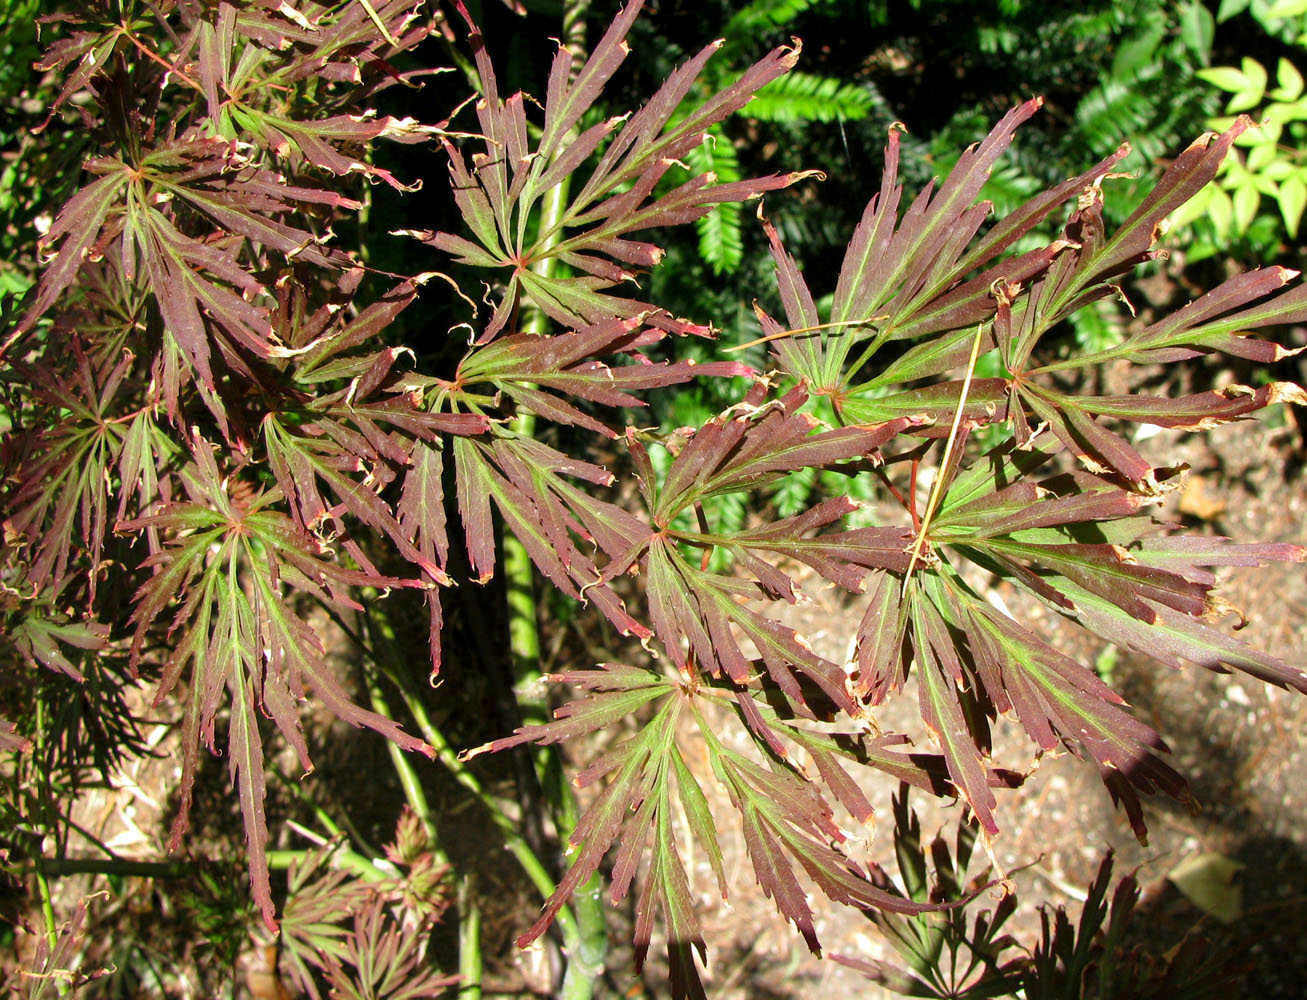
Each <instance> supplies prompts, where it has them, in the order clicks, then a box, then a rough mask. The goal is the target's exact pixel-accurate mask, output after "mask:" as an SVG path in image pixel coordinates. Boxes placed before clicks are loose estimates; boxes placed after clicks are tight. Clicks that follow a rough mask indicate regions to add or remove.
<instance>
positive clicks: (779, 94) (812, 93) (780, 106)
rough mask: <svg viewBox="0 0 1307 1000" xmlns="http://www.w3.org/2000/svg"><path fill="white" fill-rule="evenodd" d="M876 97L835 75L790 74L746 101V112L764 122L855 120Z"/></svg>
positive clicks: (870, 106)
mask: <svg viewBox="0 0 1307 1000" xmlns="http://www.w3.org/2000/svg"><path fill="white" fill-rule="evenodd" d="M874 104H875V99H874V98H873V97H872V96H871V94H869V93H867V91H866V90H864V89H863V88H862V87H859V86H856V85H854V84H850V83H841V82H840V81H839V80H837V79H835V78H834V77H829V76H817V75H815V74H812V73H790V74H789V75H788V76H783V77H781V78H780V79H777V80H773V81H772V82H771V83H769V84H767V86H765V87H763V88H762V89H761V90H759V91H758V93H757V95H756V96H755V97H754V99H753V100H752V101H750V102H749V107H748V114H749V115H750V117H752V118H757V119H759V120H761V121H765V122H787V123H795V122H833V121H857V120H858V119H860V118H866V117H867V115H868V114H870V113H871V110H872V107H873V106H874Z"/></svg>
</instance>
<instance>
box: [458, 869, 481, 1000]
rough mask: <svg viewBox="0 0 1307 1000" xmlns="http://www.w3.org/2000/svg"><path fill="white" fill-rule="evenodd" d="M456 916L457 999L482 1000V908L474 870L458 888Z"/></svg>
mask: <svg viewBox="0 0 1307 1000" xmlns="http://www.w3.org/2000/svg"><path fill="white" fill-rule="evenodd" d="M458 916H459V921H458V974H459V978H460V983H459V987H458V1000H481V972H482V962H481V908H480V907H479V906H478V905H477V897H476V875H475V874H474V873H469V874H468V875H467V877H466V878H464V879H463V882H462V884H461V885H460V886H459V887H458Z"/></svg>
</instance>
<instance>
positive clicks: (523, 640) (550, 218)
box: [503, 0, 608, 1000]
mask: <svg viewBox="0 0 1307 1000" xmlns="http://www.w3.org/2000/svg"><path fill="white" fill-rule="evenodd" d="M589 7H590V0H570V2H567V3H565V4H564V6H563V44H564V45H565V46H567V48H568V50H569V51H570V52H571V53H572V72H573V75H575V72H576V70H577V68H578V66H579V65H580V64H581V62H582V60H583V58H584V52H585V19H586V14H587V12H588V11H589ZM570 193H571V192H570V183H569V180H564V181H563V182H562V183H561V184H558V185H557V186H555V187H554V188H552V189H551V190H550V191H549V192H548V193H547V194H546V195H545V197H544V199H542V201H541V206H540V232H541V233H544V234H546V236H545V240H544V241H543V244H542V247H543V248H544V249H548V248H549V247H550V246H552V245H553V244H554V243H557V242H558V241H559V240H560V239H561V238H562V230H561V229H560V223H561V222H562V219H563V213H564V212H565V211H566V209H567V203H568V200H569V195H570ZM557 268H558V260H557V258H555V257H554V256H552V255H550V254H545V255H544V256H542V257H540V258H539V259H537V260H536V261H535V262H534V263H533V264H532V265H531V270H533V271H535V272H536V273H537V274H539V275H541V276H542V277H546V278H548V277H550V276H551V275H552V274H553V273H554V272H555V271H556V270H557ZM548 326H549V318H548V316H546V315H545V313H544V312H543V311H542V310H539V309H533V310H531V311H530V312H529V313H528V315H527V316H526V318H525V321H524V322H523V326H522V329H523V332H524V333H531V334H536V335H542V334H544V333H546V332H547V331H548ZM511 426H512V429H513V431H515V432H516V433H517V434H520V435H521V436H523V437H527V438H533V437H535V414H534V413H528V412H520V413H518V414H517V415H516V416H515V417H514V419H513V423H512V425H511ZM503 551H504V577H505V585H506V589H507V592H508V640H509V649H510V654H511V658H512V663H513V678H514V693H515V694H516V697H517V703H518V707H519V711H520V712H521V714H522V721H523V722H524V723H525V724H527V725H540V724H542V723H545V722H547V721H548V706H547V705H546V703H545V699H544V686H543V684H542V683H541V670H540V629H539V623H538V621H537V619H536V597H535V571H534V569H533V567H532V565H531V557H530V555H529V554H528V553H527V550H526V546H525V545H523V544H522V543H521V542H520V541H519V540H518V539H517V538H516V537H514V536H513V535H511V534H507V533H506V534H505V536H504V542H503ZM535 756H536V770H537V772H538V773H539V775H540V784H541V787H542V788H543V789H544V790H545V794H546V796H547V797H548V798H549V800H550V801H551V803H552V804H553V807H554V821H555V825H556V827H557V828H558V835H559V839H560V840H562V841H566V840H567V838H568V837H569V836H570V835H571V833H572V831H573V830H574V829H575V828H576V822H577V819H578V816H579V811H578V809H577V804H576V795H575V793H574V792H573V790H572V787H571V785H570V784H568V781H567V775H566V774H565V773H564V769H563V766H562V757H561V755H560V753H559V751H558V749H557V747H552V746H550V747H540V748H538V750H537V752H536V755H535ZM601 896H602V884H601V882H600V879H599V876H598V875H597V874H594V875H591V876H590V878H588V879H587V880H586V881H585V883H583V884H582V885H581V886H580V888H578V889H577V891H576V893H575V895H574V896H573V900H572V906H573V908H574V909H575V911H576V918H577V927H576V931H577V936H576V939H575V941H570V943H569V944H568V948H567V952H568V954H567V958H568V962H567V971H566V972H565V973H564V976H563V989H562V996H563V997H564V998H565V1000H588V998H589V997H590V996H592V995H593V993H594V983H595V979H596V977H597V976H598V975H599V974H600V973H602V972H603V969H604V960H605V958H606V956H607V953H608V925H607V921H606V919H605V914H604V909H603V903H602V899H601ZM565 936H567V937H568V938H569V939H570V938H571V935H565Z"/></svg>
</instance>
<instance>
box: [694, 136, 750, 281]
mask: <svg viewBox="0 0 1307 1000" xmlns="http://www.w3.org/2000/svg"><path fill="white" fill-rule="evenodd" d="M708 135H709V136H710V138H708V139H706V140H705V141H704V143H703V145H701V146H696V147H695V148H694V149H693V150H691V151H690V154H689V155H688V156H687V157H686V161H687V162H688V163H689V165H690V169H691V171H692V172H693V173H695V174H707V173H712V174H716V175H717V180H718V181H719V182H722V183H725V184H729V183H731V182H733V181H738V180H740V178H741V176H742V175H741V174H740V161H739V159H738V158H737V157H736V155H735V147H734V146H732V145H731V141H730V139H728V138H727V137H726V136H724V135H722V131H721V127H720V126H716V127H714V128H712V129H711V130H710V131H709V132H708ZM742 214H743V213H742V212H741V206H740V203H739V202H723V203H722V204H720V205H717V206H716V207H715V208H714V209H713V210H712V211H711V212H709V213H708V214H707V215H705V216H704V217H703V218H701V219H697V220H695V228H696V229H697V230H698V233H699V254H700V256H702V257H703V259H704V261H705V262H707V263H708V264H709V265H710V266H711V267H712V269H713V274H734V273H735V272H736V271H737V270H738V269H739V267H740V261H741V260H743V259H744V240H743V237H742V236H741V230H740V219H741V216H742Z"/></svg>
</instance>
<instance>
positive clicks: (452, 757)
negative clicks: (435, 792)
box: [391, 673, 580, 947]
mask: <svg viewBox="0 0 1307 1000" xmlns="http://www.w3.org/2000/svg"><path fill="white" fill-rule="evenodd" d="M391 679H392V680H393V681H394V682H395V684H396V686H397V687H398V688H399V689H400V693H401V696H402V697H403V699H404V704H405V706H407V708H408V710H409V712H410V713H411V714H412V716H413V721H414V722H415V723H416V724H417V727H418V731H419V732H420V733H421V734H422V738H423V739H424V740H426V741H427V742H428V743H429V744H430V745H431V746H432V747H434V748H435V751H436V759H437V760H439V761H440V762H441V763H442V764H444V765H445V767H447V768H448V769H449V772H450V773H451V774H452V775H453V776H454V780H456V781H457V782H458V783H459V784H460V785H462V786H463V787H464V788H465V789H467V791H468V792H470V793H471V795H472V797H473V798H474V799H476V801H477V803H478V804H479V805H480V806H482V807H483V808H484V809H485V810H486V811H487V812H488V813H489V814H490V819H491V822H493V823H494V824H495V828H496V829H498V830H499V832H500V835H501V836H503V838H504V846H506V847H507V848H508V850H509V851H510V852H511V853H512V855H513V857H514V858H516V859H517V862H518V864H520V865H521V866H522V870H523V871H524V872H526V876H527V878H529V879H530V880H531V884H532V885H534V886H535V887H536V889H537V890H538V891H539V892H540V894H541V896H543V897H544V898H545V899H548V898H549V897H550V896H551V895H553V892H554V888H555V887H554V880H553V878H552V877H550V875H549V872H548V871H547V870H546V868H545V866H544V864H542V863H541V861H540V859H539V858H537V857H536V855H535V852H534V851H532V850H531V846H530V845H529V844H528V843H527V842H526V840H525V838H523V836H522V835H521V834H520V833H519V832H518V829H517V824H516V823H514V822H513V821H512V820H511V819H509V818H508V816H506V815H505V814H504V811H503V810H502V809H500V808H499V804H498V803H497V802H496V801H495V800H494V798H493V797H492V796H491V795H490V794H489V793H487V792H486V790H485V789H484V788H482V787H481V782H480V781H478V780H477V777H476V775H474V774H473V773H472V772H471V771H470V770H469V769H468V768H467V767H466V766H465V765H464V763H463V762H462V761H461V760H459V759H458V754H457V753H455V752H454V750H453V748H452V747H451V746H450V745H449V741H448V740H446V739H445V735H444V733H442V732H441V731H440V730H439V729H438V728H437V727H436V725H435V723H433V722H432V721H431V717H430V716H429V715H428V714H427V710H426V706H425V705H423V704H422V699H421V698H419V697H418V696H417V693H416V692H415V691H413V689H412V686H411V684H409V683H406V681H405V679H404V678H403V677H400V676H396V675H394V674H393V673H392V674H391ZM556 919H557V923H558V926H559V928H560V929H561V930H562V932H563V940H564V943H566V944H568V946H569V947H571V945H572V943H578V944H579V942H580V937H579V928H578V925H577V922H576V918H575V916H573V914H572V911H571V910H570V909H569V908H567V907H566V906H564V907H563V908H562V909H560V910H559V911H558V917H557V918H556Z"/></svg>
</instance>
